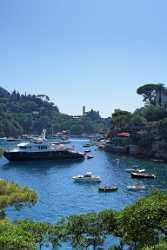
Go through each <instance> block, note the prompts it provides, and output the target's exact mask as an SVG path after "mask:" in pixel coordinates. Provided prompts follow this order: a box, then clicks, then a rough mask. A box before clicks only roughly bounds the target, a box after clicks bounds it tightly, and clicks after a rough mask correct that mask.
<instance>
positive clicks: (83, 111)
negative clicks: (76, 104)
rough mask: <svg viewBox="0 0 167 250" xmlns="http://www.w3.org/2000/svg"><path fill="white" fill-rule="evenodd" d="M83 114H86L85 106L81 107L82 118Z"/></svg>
mask: <svg viewBox="0 0 167 250" xmlns="http://www.w3.org/2000/svg"><path fill="white" fill-rule="evenodd" d="M85 113H86V107H85V106H83V108H82V115H83V116H84V115H85Z"/></svg>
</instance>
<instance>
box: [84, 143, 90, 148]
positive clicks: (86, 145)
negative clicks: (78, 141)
mask: <svg viewBox="0 0 167 250" xmlns="http://www.w3.org/2000/svg"><path fill="white" fill-rule="evenodd" d="M91 146H92V145H91V144H90V143H86V144H84V145H83V147H84V148H88V147H91Z"/></svg>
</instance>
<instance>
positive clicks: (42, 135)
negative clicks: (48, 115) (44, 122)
mask: <svg viewBox="0 0 167 250" xmlns="http://www.w3.org/2000/svg"><path fill="white" fill-rule="evenodd" d="M40 137H41V139H42V140H46V129H43V130H42V134H41V136H40Z"/></svg>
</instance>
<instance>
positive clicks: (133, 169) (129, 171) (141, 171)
mask: <svg viewBox="0 0 167 250" xmlns="http://www.w3.org/2000/svg"><path fill="white" fill-rule="evenodd" d="M125 171H126V172H128V173H131V172H137V173H144V172H146V170H145V169H144V168H143V169H135V168H127V169H126V170H125Z"/></svg>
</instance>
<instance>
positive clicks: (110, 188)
mask: <svg viewBox="0 0 167 250" xmlns="http://www.w3.org/2000/svg"><path fill="white" fill-rule="evenodd" d="M117 190H118V187H116V186H104V187H99V192H114V191H117Z"/></svg>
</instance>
